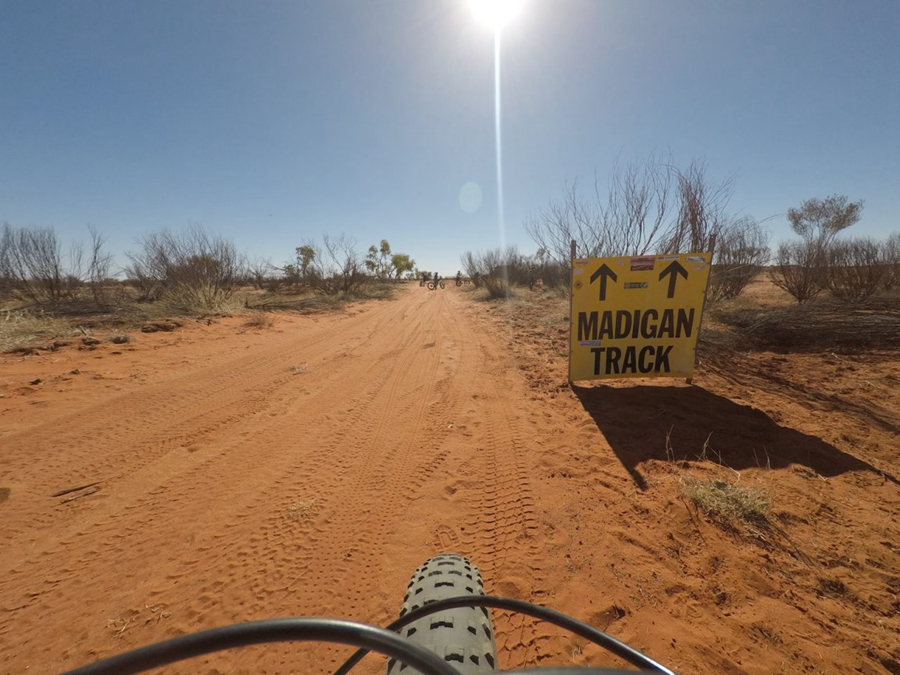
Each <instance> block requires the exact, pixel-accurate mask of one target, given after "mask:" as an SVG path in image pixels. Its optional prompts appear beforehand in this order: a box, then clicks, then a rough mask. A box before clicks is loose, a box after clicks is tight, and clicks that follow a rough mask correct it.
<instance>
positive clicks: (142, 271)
mask: <svg viewBox="0 0 900 675" xmlns="http://www.w3.org/2000/svg"><path fill="white" fill-rule="evenodd" d="M123 258H124V261H123V262H124V264H121V265H120V264H117V261H116V259H115V258H114V256H113V255H112V254H111V253H110V252H109V250H108V248H107V242H106V238H105V237H104V236H103V235H102V234H101V233H100V232H98V231H97V230H95V229H93V228H89V240H88V242H87V245H85V244H84V243H83V242H78V241H75V242H70V243H68V244H66V243H65V242H63V241H61V240H60V239H59V237H58V236H57V234H56V232H55V231H54V230H53V229H52V228H40V227H14V226H12V225H10V224H3V226H2V231H0V310H2V312H3V314H2V321H0V349H2V350H4V351H9V350H17V349H28V348H29V345H31V344H32V343H36V342H43V343H48V341H49V342H52V341H53V340H57V339H65V338H71V337H77V336H79V335H81V336H84V335H87V334H88V333H89V332H91V331H94V330H112V329H117V330H122V329H135V328H140V327H142V326H144V327H146V325H147V322H153V321H154V320H157V319H160V318H163V317H166V316H194V317H205V316H210V315H218V314H223V313H230V312H235V311H250V316H249V318H248V321H247V325H248V326H253V327H256V328H269V327H271V326H272V323H273V318H272V316H271V315H270V314H269V312H271V311H299V312H303V313H308V312H321V311H328V310H334V309H338V308H340V307H342V306H344V305H345V304H346V303H347V302H351V301H357V300H365V299H370V298H387V297H390V296H391V294H392V292H393V290H394V286H395V284H396V282H398V281H400V280H401V279H402V278H404V277H406V276H410V275H412V274H413V273H414V270H415V261H414V260H412V258H411V257H410V256H409V255H408V254H403V253H395V252H394V251H392V250H391V246H390V244H389V243H388V241H387V240H381V242H380V243H379V244H378V245H377V246H376V245H373V246H371V247H370V248H369V249H368V253H367V254H366V255H362V254H360V253H359V249H358V246H357V244H356V242H355V241H354V240H353V239H352V238H350V237H348V236H345V235H338V236H332V235H325V236H324V237H323V238H322V240H321V242H317V241H315V240H306V241H304V243H303V244H302V245H301V246H299V247H297V249H296V250H295V251H294V255H293V257H292V259H291V260H290V262H288V263H286V264H284V265H281V266H277V265H274V264H272V262H271V261H270V260H267V259H261V258H257V259H254V260H250V259H248V258H247V256H246V255H245V254H244V253H243V252H242V251H241V250H240V249H239V248H238V247H237V246H236V245H235V243H234V242H233V241H232V240H230V239H228V238H227V237H224V236H222V235H220V234H216V233H214V232H212V231H210V230H208V229H206V228H203V227H201V226H199V225H192V226H189V227H185V228H182V229H179V230H162V231H159V232H152V233H149V234H147V235H144V236H142V237H140V238H139V239H138V240H137V241H136V242H135V246H134V247H133V248H132V249H131V250H129V251H127V252H126V253H125V255H124V256H123Z"/></svg>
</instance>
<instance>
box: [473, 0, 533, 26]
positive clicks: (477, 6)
mask: <svg viewBox="0 0 900 675" xmlns="http://www.w3.org/2000/svg"><path fill="white" fill-rule="evenodd" d="M523 4H525V0H469V7H471V8H472V13H473V14H474V15H475V18H476V19H478V20H479V21H480V22H481V23H483V24H484V25H486V26H487V27H488V28H493V29H494V30H495V31H499V30H501V29H502V28H503V27H504V26H505V25H506V24H508V23H509V22H510V21H512V20H513V19H514V18H515V17H516V15H517V14H518V13H519V12H520V11H521V10H522V5H523Z"/></svg>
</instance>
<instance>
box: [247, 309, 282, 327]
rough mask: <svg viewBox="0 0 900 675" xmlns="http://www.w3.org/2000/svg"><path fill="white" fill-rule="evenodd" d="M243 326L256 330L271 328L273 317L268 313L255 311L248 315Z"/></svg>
mask: <svg viewBox="0 0 900 675" xmlns="http://www.w3.org/2000/svg"><path fill="white" fill-rule="evenodd" d="M244 325H245V326H246V327H247V328H258V329H266V328H272V327H273V326H274V325H275V317H274V316H273V315H272V314H270V313H269V312H265V311H256V312H253V313H252V314H250V316H249V317H247V320H246V321H245V322H244Z"/></svg>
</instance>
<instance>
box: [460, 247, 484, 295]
mask: <svg viewBox="0 0 900 675" xmlns="http://www.w3.org/2000/svg"><path fill="white" fill-rule="evenodd" d="M460 262H461V263H462V267H463V271H464V272H465V273H466V276H467V277H469V279H471V280H472V283H473V284H474V285H475V288H480V287H481V283H482V282H481V271H480V268H479V266H478V260H477V257H476V255H475V254H474V253H472V252H471V251H466V252H465V253H463V254H462V256H461V257H460Z"/></svg>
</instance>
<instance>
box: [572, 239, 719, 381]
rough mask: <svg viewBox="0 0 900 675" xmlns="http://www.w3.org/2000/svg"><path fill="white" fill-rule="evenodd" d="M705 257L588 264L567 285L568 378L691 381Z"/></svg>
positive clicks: (593, 261) (705, 278) (604, 260)
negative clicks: (583, 275) (569, 295)
mask: <svg viewBox="0 0 900 675" xmlns="http://www.w3.org/2000/svg"><path fill="white" fill-rule="evenodd" d="M709 259H710V254H708V253H689V254H681V255H667V256H638V257H635V256H620V257H615V258H590V259H589V260H588V262H587V264H586V265H584V267H585V269H586V270H587V274H588V275H590V276H587V277H586V278H585V279H584V283H581V280H580V279H579V280H578V283H573V286H572V316H571V318H570V320H571V342H570V355H569V377H570V380H572V381H578V380H603V379H611V378H622V377H685V378H690V377H692V376H693V373H694V360H695V359H694V356H695V350H696V346H697V335H698V333H699V330H700V320H701V317H702V315H703V304H704V300H705V295H706V285H707V282H708V281H709ZM573 282H574V279H573Z"/></svg>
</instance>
